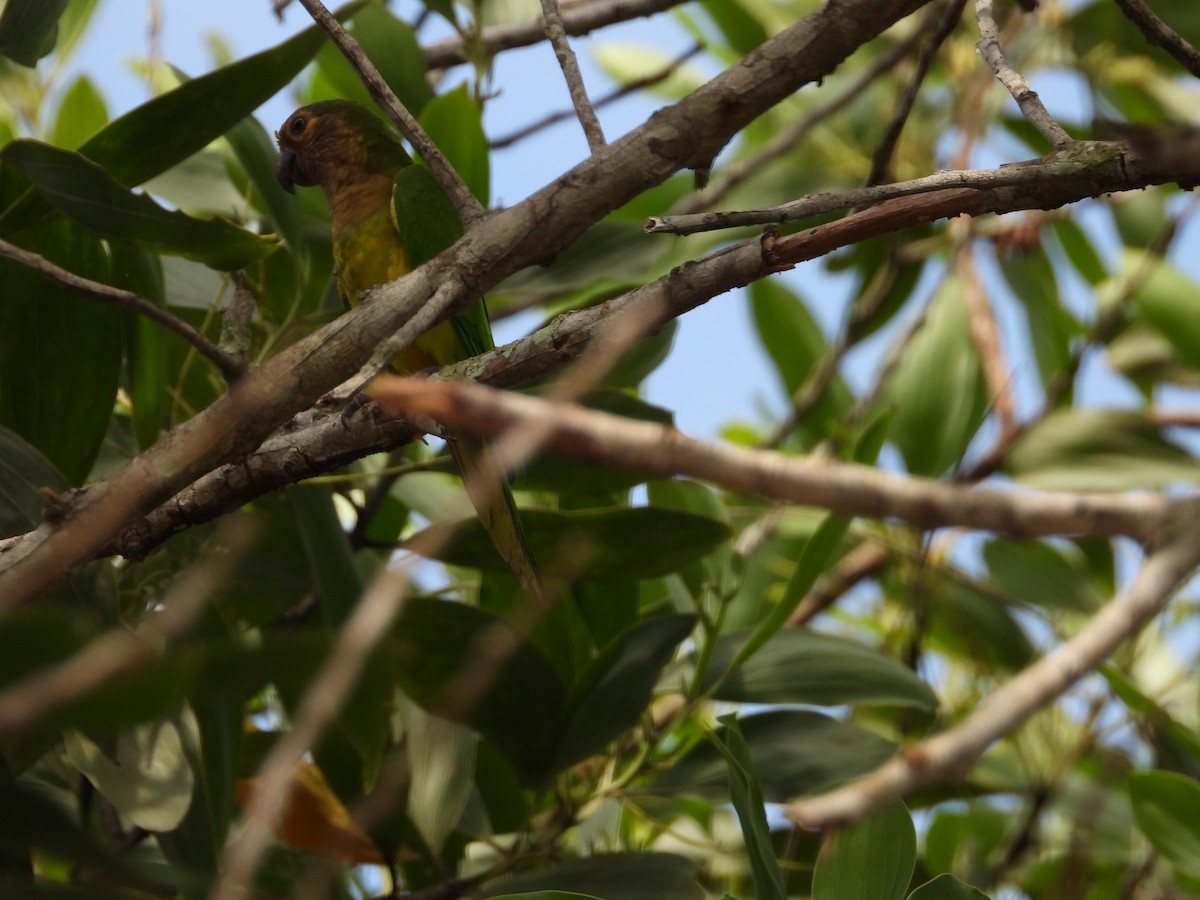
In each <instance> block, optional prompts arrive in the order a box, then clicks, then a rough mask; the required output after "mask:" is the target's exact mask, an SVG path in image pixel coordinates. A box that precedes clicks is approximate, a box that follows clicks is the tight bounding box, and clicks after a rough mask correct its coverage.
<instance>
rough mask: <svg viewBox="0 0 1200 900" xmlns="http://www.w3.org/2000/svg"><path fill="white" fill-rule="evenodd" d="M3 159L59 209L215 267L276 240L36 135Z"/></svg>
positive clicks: (109, 232) (94, 228) (255, 255)
mask: <svg viewBox="0 0 1200 900" xmlns="http://www.w3.org/2000/svg"><path fill="white" fill-rule="evenodd" d="M3 156H4V161H5V162H7V163H9V164H10V165H12V166H14V167H15V168H17V169H18V170H19V171H20V172H21V173H22V174H24V175H25V177H26V178H28V179H29V180H30V181H31V182H33V184H34V186H35V187H36V188H37V190H38V192H39V193H41V195H42V196H43V197H44V198H45V199H46V200H47V201H48V202H49V203H50V205H51V206H53V207H54V208H55V209H57V210H58V211H59V212H61V213H62V214H63V215H65V216H66V217H67V218H69V219H71V220H72V221H73V222H76V223H77V224H79V225H82V226H83V227H84V228H86V229H88V230H89V231H91V232H93V233H95V234H98V235H100V236H101V237H105V238H112V239H115V240H123V241H131V242H133V243H135V244H138V245H140V246H143V247H146V248H148V249H151V250H155V251H157V252H159V253H173V254H178V255H180V256H185V257H187V258H188V259H193V260H196V261H197V262H202V263H205V264H206V265H210V266H212V267H214V268H217V269H238V268H241V267H242V266H245V265H246V264H247V263H249V262H251V261H252V260H255V259H259V258H261V257H263V256H266V255H267V254H268V253H270V252H271V251H272V250H273V249H274V243H273V242H272V241H270V240H267V239H264V238H262V237H260V236H259V235H256V234H254V233H252V232H249V231H246V230H244V229H242V228H238V227H237V226H236V225H233V224H232V223H230V222H227V221H225V220H223V219H194V218H192V217H190V216H187V215H185V214H183V213H181V212H179V211H177V210H167V209H164V208H163V207H161V206H159V205H158V204H157V203H155V202H154V201H153V200H151V199H150V198H149V197H148V196H146V195H144V194H135V193H133V192H131V191H129V190H127V189H126V188H124V187H123V186H121V185H120V184H119V183H117V182H116V181H115V180H113V179H112V178H111V177H109V175H108V174H107V173H106V172H105V171H104V170H103V169H101V168H100V167H99V166H97V165H95V164H94V163H91V162H89V161H88V160H87V159H85V158H84V157H83V156H80V155H79V154H77V153H72V152H71V151H69V150H61V149H59V148H57V147H52V146H50V145H49V144H42V143H38V142H37V141H24V140H22V141H15V142H13V143H11V144H9V145H8V146H7V147H6V148H5V149H4V153H3Z"/></svg>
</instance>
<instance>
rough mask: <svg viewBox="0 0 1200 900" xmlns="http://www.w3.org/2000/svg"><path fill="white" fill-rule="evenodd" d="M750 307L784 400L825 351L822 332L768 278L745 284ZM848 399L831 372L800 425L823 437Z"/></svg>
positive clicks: (795, 299)
mask: <svg viewBox="0 0 1200 900" xmlns="http://www.w3.org/2000/svg"><path fill="white" fill-rule="evenodd" d="M750 311H751V313H752V314H753V316H754V325H755V328H756V329H757V331H758V339H759V340H760V341H761V342H762V344H763V347H764V349H765V350H766V351H767V354H768V355H769V356H770V357H771V361H772V362H773V363H774V364H775V370H776V372H777V373H778V374H779V379H780V381H781V382H782V386H783V389H784V393H785V396H786V398H787V400H788V402H789V403H790V402H791V400H792V398H793V397H794V396H795V395H796V392H797V391H799V390H800V388H801V387H802V386H803V385H804V383H805V381H806V380H807V379H808V377H809V376H810V375H811V374H812V371H813V367H814V366H816V364H817V363H818V361H819V360H820V359H821V358H822V357H824V356H825V354H826V353H827V352H828V350H829V346H828V344H827V342H826V341H825V336H824V335H823V334H822V333H821V329H820V326H818V325H817V323H816V320H815V319H813V317H812V313H810V312H809V310H808V307H807V306H806V305H805V303H804V302H803V301H802V300H801V299H800V298H799V297H797V296H796V295H795V294H793V293H792V292H791V291H789V290H788V289H787V288H785V287H783V286H782V285H781V284H780V283H779V282H778V281H776V280H774V279H763V280H761V281H756V282H754V284H752V285H751V286H750ZM853 402H854V398H853V396H852V395H851V393H850V389H849V388H848V387H847V386H846V383H845V382H844V381H843V380H842V378H841V376H837V377H835V378H834V380H833V382H832V383H831V384H830V386H829V388H828V390H826V392H825V396H824V397H823V398H822V399H821V401H820V402H819V403H818V404H817V405H816V406H815V407H814V408H813V410H812V412H811V413H810V414H809V416H808V418H807V420H806V422H802V423H800V427H801V428H802V430H803V431H804V432H805V433H806V434H811V435H814V436H817V437H824V436H825V435H826V434H828V433H829V431H830V429H831V428H833V427H834V426H835V425H837V424H839V423H841V422H842V421H843V416H844V415H845V413H846V412H847V411H848V410H849V409H850V406H851V404H852V403H853Z"/></svg>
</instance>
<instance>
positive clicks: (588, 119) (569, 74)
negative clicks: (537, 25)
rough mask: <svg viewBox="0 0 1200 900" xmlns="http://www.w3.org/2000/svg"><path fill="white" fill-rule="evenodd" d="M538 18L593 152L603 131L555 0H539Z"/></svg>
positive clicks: (601, 142)
mask: <svg viewBox="0 0 1200 900" xmlns="http://www.w3.org/2000/svg"><path fill="white" fill-rule="evenodd" d="M542 18H543V19H544V20H545V22H546V37H547V38H549V39H550V46H551V47H553V48H554V55H555V57H557V58H558V65H559V68H561V69H562V73H563V78H565V79H566V82H567V90H568V91H570V93H571V103H572V104H573V105H574V106H575V115H577V116H578V117H579V124H580V125H582V126H583V133H584V136H585V137H587V142H588V148H589V149H590V150H591V151H592V152H593V153H595V152H596V151H597V150H599V149H600V148H601V147H603V146H604V144H605V141H604V131H603V129H602V128H601V127H600V120H599V119H597V118H596V110H594V109H593V108H592V102H591V101H590V100H589V99H588V95H587V88H586V87H584V84H583V75H582V74H580V72H579V62H578V60H576V59H575V51H574V50H572V49H571V44H570V42H569V41H568V40H567V33H566V29H565V27H564V25H563V19H562V13H561V12H559V9H558V0H542Z"/></svg>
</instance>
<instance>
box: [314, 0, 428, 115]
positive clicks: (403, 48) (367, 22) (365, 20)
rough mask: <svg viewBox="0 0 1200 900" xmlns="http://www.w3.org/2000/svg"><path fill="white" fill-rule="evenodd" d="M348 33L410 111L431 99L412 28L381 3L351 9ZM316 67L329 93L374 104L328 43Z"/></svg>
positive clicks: (418, 108)
mask: <svg viewBox="0 0 1200 900" xmlns="http://www.w3.org/2000/svg"><path fill="white" fill-rule="evenodd" d="M350 34H351V35H352V36H353V37H354V39H355V40H357V41H358V45H359V46H360V47H362V49H363V52H364V53H366V55H367V58H368V59H369V60H371V62H373V63H374V64H375V67H376V68H377V69H378V70H379V74H380V75H382V76H383V80H384V81H386V82H387V84H388V87H390V88H391V89H392V92H393V93H394V94H395V95H396V96H397V97H398V98H399V99H400V102H401V103H403V104H404V106H405V107H406V108H407V109H408V111H409V112H411V113H412V114H413V115H418V114H420V112H421V110H422V109H424V108H425V105H426V104H427V103H428V102H429V101H430V100H431V99H433V88H431V87H430V86H429V76H428V74H427V72H426V69H425V53H424V51H423V50H422V49H421V47H420V44H419V43H418V42H417V37H416V34H415V33H414V32H413V30H412V28H411V27H410V26H409V25H408V24H407V23H406V22H403V21H401V20H400V19H398V18H397V17H396V16H394V15H393V14H392V13H390V12H389V11H388V9H387V7H386V6H385V5H384V4H382V3H368V4H367V5H366V6H365V7H363V9H362V10H361V11H360V12H357V13H354V23H353V24H352V25H351V27H350ZM317 67H318V69H319V70H320V73H321V75H323V76H324V77H325V79H326V80H327V81H328V84H329V87H330V88H331V89H332V92H333V96H336V97H340V98H343V99H346V100H354V101H357V102H358V103H361V104H362V105H363V106H365V107H367V108H368V109H376V108H377V107H376V105H375V101H374V100H373V99H372V98H371V95H370V92H369V91H367V89H366V87H365V86H364V85H363V82H362V78H361V77H360V76H359V74H358V73H357V72H356V71H355V70H354V68H353V67H352V66H351V65H350V63H348V62H347V61H346V58H345V57H344V56H343V55H342V53H341V51H340V50H338V49H337V48H336V47H334V46H333V45H332V44H326V45H325V46H324V47H322V48H321V51H320V53H318V54H317ZM314 99H318V98H315V97H314ZM319 99H328V98H326V97H321V98H319Z"/></svg>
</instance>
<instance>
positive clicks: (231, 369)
mask: <svg viewBox="0 0 1200 900" xmlns="http://www.w3.org/2000/svg"><path fill="white" fill-rule="evenodd" d="M0 256H4V257H7V258H8V259H11V260H15V261H16V262H19V263H20V264H21V265H23V266H25V267H27V268H29V269H32V270H33V271H35V272H37V273H38V274H39V275H43V276H45V277H46V278H49V279H50V280H51V281H53V282H54V283H55V284H57V285H59V286H60V287H62V288H64V289H66V290H68V291H70V292H71V293H73V294H78V295H79V296H81V297H88V298H89V299H91V300H99V301H100V302H101V303H111V304H112V305H113V306H117V307H119V308H121V309H126V310H129V311H130V312H134V313H137V314H138V315H139V316H144V317H145V318H147V319H149V320H150V321H151V322H157V323H158V324H159V325H161V326H163V328H166V329H167V330H168V331H173V332H175V333H176V334H177V335H179V336H180V337H181V338H183V339H184V340H185V341H187V342H188V343H189V344H191V345H192V346H193V347H195V348H196V350H198V351H199V352H200V353H201V355H203V356H206V357H208V359H209V360H211V361H212V363H213V365H215V366H216V367H217V369H219V370H220V372H221V375H222V376H224V378H225V381H226V383H228V384H232V383H233V382H235V381H237V380H238V379H239V378H241V377H242V376H243V375H244V374H245V373H246V365H245V363H244V362H242V361H241V360H240V359H238V358H237V357H236V356H234V355H233V354H231V353H226V352H225V351H224V350H222V349H221V348H220V347H218V346H217V345H216V344H214V343H213V342H212V341H210V340H209V339H208V338H207V337H205V336H204V335H203V334H202V333H201V332H199V331H197V330H196V329H195V328H193V327H192V326H191V325H189V324H188V323H187V322H185V321H183V320H182V319H179V318H176V317H175V316H173V315H171V314H170V313H169V312H167V311H166V310H165V309H163V308H162V307H161V306H159V305H157V304H156V303H154V302H153V301H151V300H147V299H146V298H145V297H141V296H138V295H137V294H134V293H132V292H131V291H125V290H121V289H120V288H115V287H113V286H112V285H111V284H103V283H101V282H99V281H92V280H91V279H89V278H84V277H82V276H80V275H76V274H75V273H74V272H69V271H67V270H66V269H64V268H62V267H61V266H57V265H55V264H54V263H52V262H50V260H48V259H46V258H45V257H44V256H40V255H38V254H37V253H33V252H31V251H29V250H26V249H24V248H22V247H18V246H16V245H15V244H10V243H9V242H8V241H5V240H0Z"/></svg>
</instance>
